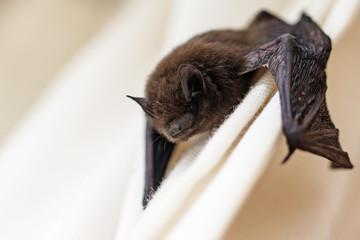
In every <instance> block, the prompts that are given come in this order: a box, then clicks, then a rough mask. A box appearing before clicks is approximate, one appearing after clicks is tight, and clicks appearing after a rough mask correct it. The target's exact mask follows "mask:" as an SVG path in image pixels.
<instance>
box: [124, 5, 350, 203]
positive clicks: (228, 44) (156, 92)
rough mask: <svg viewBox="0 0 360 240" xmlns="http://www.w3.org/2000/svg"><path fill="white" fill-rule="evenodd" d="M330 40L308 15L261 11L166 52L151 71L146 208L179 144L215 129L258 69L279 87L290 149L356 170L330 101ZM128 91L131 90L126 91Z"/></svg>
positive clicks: (143, 101)
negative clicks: (286, 16)
mask: <svg viewBox="0 0 360 240" xmlns="http://www.w3.org/2000/svg"><path fill="white" fill-rule="evenodd" d="M330 51H331V40H330V38H329V37H328V36H327V35H326V34H325V33H324V32H323V31H322V30H321V29H320V27H319V26H318V25H317V24H316V23H314V22H313V21H312V20H311V18H310V17H308V16H306V15H305V14H303V15H302V17H301V19H300V20H299V22H298V23H296V24H294V25H289V24H287V23H285V22H284V21H282V20H280V19H279V18H277V17H275V16H273V15H271V14H270V13H268V12H265V11H262V12H260V13H259V14H258V15H257V16H256V17H255V19H254V20H253V21H252V22H251V23H250V25H249V27H248V28H247V29H244V30H217V31H209V32H206V33H203V34H200V35H197V36H195V37H193V38H191V39H190V40H189V41H187V42H185V43H184V44H182V45H180V46H179V47H177V48H175V49H174V50H173V51H172V52H171V53H170V54H168V55H167V56H166V57H165V58H164V59H163V60H162V61H161V62H160V63H159V64H158V66H157V67H156V69H155V70H154V72H153V73H152V74H151V75H150V77H149V79H148V82H147V85H146V97H145V98H136V97H131V98H132V99H133V100H135V101H136V102H137V103H138V104H139V105H140V106H141V107H142V108H143V110H144V111H145V113H146V115H147V127H146V154H145V155H146V173H145V190H144V199H143V205H144V207H145V206H146V204H147V203H148V201H149V200H150V198H151V195H152V193H153V192H154V191H156V189H157V188H158V187H159V185H160V183H161V181H162V179H163V177H164V173H165V170H166V167H167V164H168V162H169V159H170V157H171V154H172V152H173V149H174V146H175V144H176V142H179V141H185V140H187V139H188V138H189V137H191V136H193V135H195V134H198V133H202V132H205V131H210V130H212V129H214V128H216V127H218V126H219V125H220V124H221V123H222V122H223V121H224V119H225V118H226V116H227V115H229V114H230V113H231V112H232V110H233V109H234V106H236V105H237V104H238V103H239V102H240V101H241V99H242V98H243V96H244V95H245V94H246V93H247V91H248V89H249V85H250V82H251V79H252V78H253V76H254V74H255V72H256V71H259V70H261V69H263V68H267V69H269V70H270V72H271V73H272V75H273V76H274V78H275V80H276V84H277V87H278V90H279V93H280V102H281V117H282V126H283V132H284V134H285V136H286V139H287V144H288V148H289V152H288V154H287V156H286V157H285V159H284V160H283V162H285V161H287V160H288V159H289V157H290V156H291V155H292V153H293V152H294V151H295V150H296V149H301V150H304V151H308V152H311V153H314V154H317V155H320V156H323V157H325V158H327V159H329V160H330V161H331V163H332V164H331V166H332V167H334V168H352V167H353V166H352V164H351V162H350V160H349V156H348V154H347V153H346V152H344V151H343V150H342V148H341V146H340V143H339V137H338V134H339V130H338V129H337V128H335V126H334V124H333V122H332V121H331V119H330V116H329V113H328V109H327V106H326V101H325V92H326V88H327V86H326V74H325V67H326V63H327V60H328V58H329V55H330ZM129 97H130V96H129Z"/></svg>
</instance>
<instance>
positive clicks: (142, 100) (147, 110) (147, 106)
mask: <svg viewBox="0 0 360 240" xmlns="http://www.w3.org/2000/svg"><path fill="white" fill-rule="evenodd" d="M126 96H127V97H128V98H131V99H132V100H134V101H135V102H136V103H137V104H139V105H140V107H141V108H142V109H143V110H144V112H145V113H146V114H147V115H148V116H149V117H153V113H152V111H151V109H150V104H149V103H148V101H147V100H146V99H145V98H142V97H133V96H129V95H126Z"/></svg>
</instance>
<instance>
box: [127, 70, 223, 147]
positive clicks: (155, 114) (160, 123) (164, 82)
mask: <svg viewBox="0 0 360 240" xmlns="http://www.w3.org/2000/svg"><path fill="white" fill-rule="evenodd" d="M207 88H208V86H207V83H206V76H204V74H203V73H201V72H200V71H199V70H198V69H197V68H196V67H194V66H193V65H191V64H181V65H180V66H178V67H177V69H176V71H169V72H168V73H166V74H160V75H157V74H155V75H153V76H152V77H150V79H149V82H148V85H147V88H146V95H147V96H146V98H133V97H132V99H134V100H135V101H136V102H137V103H139V104H140V105H141V107H142V108H143V110H144V111H145V113H146V114H147V116H148V119H149V122H150V123H151V124H152V125H153V127H154V128H155V129H156V130H157V131H158V132H159V133H160V134H162V135H164V136H165V137H166V138H167V139H168V140H169V141H171V142H178V141H184V140H187V139H188V138H189V137H191V136H193V135H195V134H197V133H201V132H204V131H207V130H210V129H212V128H213V123H214V119H215V118H216V114H215V115H214V114H211V113H210V111H211V108H210V107H211V102H212V101H211V99H209V97H210V96H209V94H208V92H207V90H208V89H207ZM206 116H212V120H211V121H210V120H209V119H208V117H206Z"/></svg>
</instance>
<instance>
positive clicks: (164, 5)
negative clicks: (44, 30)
mask: <svg viewBox="0 0 360 240" xmlns="http://www.w3.org/2000/svg"><path fill="white" fill-rule="evenodd" d="M262 8H267V9H270V10H272V11H273V12H275V13H277V14H279V15H281V16H282V17H284V18H285V19H287V20H289V21H295V20H296V19H297V18H298V16H299V13H300V12H301V11H302V10H305V11H307V12H308V13H309V14H311V16H312V17H313V18H314V19H315V20H317V21H318V22H319V23H320V24H321V25H322V26H324V29H325V31H326V32H328V33H329V34H330V35H331V37H332V38H333V40H336V39H340V40H339V42H338V43H337V45H341V41H345V40H344V39H345V37H346V34H349V33H348V32H347V31H346V28H347V27H349V24H350V20H354V21H357V22H359V19H358V18H356V17H354V16H356V13H357V10H358V1H331V0H322V1H296V0H292V1H284V0H276V1H271V2H270V1H260V0H257V1H252V2H251V3H243V2H241V1H235V0H222V1H220V0H215V1H211V2H209V1H205V0H198V1H190V0H183V1H173V2H170V1H166V0H157V1H146V0H136V1H127V2H124V6H123V8H122V9H120V10H119V13H118V15H117V16H116V17H115V18H114V19H113V20H112V21H111V22H110V23H109V25H108V26H107V27H106V28H105V29H104V30H103V31H102V32H101V33H99V35H98V36H97V38H95V39H94V40H93V41H92V42H91V43H90V44H89V45H88V46H87V47H86V48H84V49H83V50H82V51H81V52H80V53H79V54H78V56H77V57H76V58H75V59H74V60H73V62H71V63H70V64H69V65H68V66H67V68H66V69H64V71H63V72H62V74H61V75H59V77H58V78H57V79H56V81H55V84H54V85H53V86H51V87H50V88H49V89H48V90H47V92H46V93H45V94H44V96H43V97H42V99H41V101H40V102H39V104H38V105H37V106H36V107H35V108H34V109H33V111H32V112H31V113H30V114H29V116H28V117H27V119H26V120H25V121H24V122H23V123H22V124H21V125H20V126H19V127H18V128H17V129H16V131H15V132H14V133H13V134H12V136H10V137H9V138H8V139H7V140H6V142H5V144H4V145H3V146H2V148H1V152H0V196H2V197H1V199H0V239H86V240H88V239H90V240H91V239H165V238H166V239H220V238H225V239H239V238H241V237H242V238H244V239H331V238H333V239H336V237H338V236H348V237H349V239H355V237H354V236H358V235H359V229H356V228H355V227H354V226H355V225H351V223H350V222H349V221H346V219H352V220H353V221H352V222H354V221H355V220H356V218H354V217H353V216H355V215H354V212H355V213H356V211H357V212H358V213H359V209H360V207H359V206H357V205H356V204H354V203H353V202H352V199H353V198H354V199H359V197H360V196H358V195H359V194H356V193H355V191H356V188H355V187H354V186H353V184H352V182H351V180H356V179H357V180H359V177H358V176H356V175H355V174H356V173H357V172H356V170H355V171H353V172H341V173H340V172H338V173H334V172H331V171H329V169H328V168H326V163H327V162H326V161H325V160H324V159H321V161H318V160H314V159H315V158H316V157H314V156H311V155H309V154H303V153H296V155H295V156H294V158H292V159H291V162H290V163H289V164H288V166H281V165H280V164H279V160H280V159H281V157H282V156H283V155H284V154H285V151H284V147H285V143H284V139H283V138H281V139H280V140H279V141H277V136H278V135H279V133H280V129H281V122H280V106H279V99H278V95H277V94H275V95H274V97H272V96H273V93H274V84H273V81H272V79H271V76H270V75H269V74H268V73H267V74H265V75H264V76H263V77H262V78H261V79H260V80H259V81H258V82H257V84H256V85H255V86H254V87H253V89H252V90H251V91H250V93H249V95H248V96H247V97H246V98H245V99H244V101H243V103H242V104H240V105H239V107H238V108H237V109H236V110H235V112H234V113H233V114H232V115H231V116H230V117H229V118H228V119H227V121H226V122H225V123H224V124H223V125H222V126H221V128H220V129H219V130H218V131H217V132H216V133H215V134H214V135H213V136H212V137H211V138H210V139H208V138H207V136H203V137H202V138H201V139H199V140H197V141H195V142H196V146H195V147H194V148H191V149H187V150H184V152H183V153H184V154H181V153H182V152H181V151H180V152H179V153H178V154H177V156H178V158H179V159H178V160H177V162H178V164H177V165H176V166H175V167H174V170H173V171H171V172H169V176H168V178H167V179H166V180H165V182H164V183H163V185H162V186H161V188H160V189H159V191H158V192H157V193H156V195H155V196H154V199H153V200H152V201H151V202H150V204H149V206H148V208H147V209H146V211H144V212H143V211H142V208H141V194H142V184H143V183H142V174H143V168H144V166H143V159H142V158H143V143H142V141H143V140H142V139H143V125H144V122H143V117H142V113H141V111H140V110H139V109H138V108H137V107H135V106H134V104H133V103H131V102H130V101H129V100H127V99H126V98H125V94H132V95H142V92H141V90H142V89H143V85H144V83H145V80H146V76H147V74H148V73H149V72H150V71H151V70H152V69H153V67H154V65H155V64H156V62H157V61H158V60H159V59H160V57H161V56H163V55H164V54H165V53H166V52H167V51H169V50H170V49H171V48H173V47H174V46H176V45H177V44H178V43H180V42H182V41H184V40H186V39H187V38H189V37H190V36H192V35H193V34H195V33H198V32H201V31H206V30H209V29H213V28H224V27H235V28H239V27H242V26H245V24H246V23H247V21H248V20H249V19H250V17H252V16H253V15H254V14H255V12H257V11H258V10H259V9H262ZM352 29H356V28H354V27H353V28H352ZM358 35H360V33H359V32H358ZM340 36H342V37H341V38H340ZM353 44H354V42H353ZM337 45H335V49H334V51H335V50H336V46H337ZM354 45H355V44H354ZM350 52H351V51H350ZM335 57H336V55H335ZM340 57H341V55H340ZM340 57H339V58H340ZM344 58H346V55H344V56H342V59H344ZM335 59H336V58H335ZM340 59H341V58H340ZM337 63H338V64H339V65H341V62H340V63H339V62H337ZM345 66H346V65H345ZM332 70H333V71H332ZM355 70H356V69H355V67H354V69H352V73H356V72H355ZM349 71H350V70H349ZM337 72H339V73H342V69H340V68H338V67H337V66H336V65H334V64H330V67H329V83H334V82H335V81H345V80H344V79H334V80H331V76H332V75H331V74H333V76H338V77H341V76H343V75H344V74H343V75H341V74H340V75H339V74H336V73H337ZM348 75H350V76H348ZM348 75H346V76H348V77H349V78H350V80H349V81H350V83H349V84H348V85H346V83H344V82H343V88H341V87H338V86H342V85H337V84H333V86H331V84H329V92H330V90H332V87H334V86H336V87H338V88H337V89H336V88H334V89H333V90H332V91H333V92H332V93H331V92H330V94H329V95H330V98H329V105H330V110H331V112H333V111H332V110H333V107H332V106H333V105H335V107H334V108H335V109H334V110H337V111H335V116H341V115H339V114H340V113H349V112H345V110H341V109H342V107H343V106H347V105H348V103H347V101H348V100H353V101H354V99H355V98H356V97H357V98H356V99H358V100H359V97H358V96H354V94H353V95H350V96H354V98H353V99H352V98H351V97H347V98H346V96H345V93H346V91H349V92H351V93H354V92H353V91H354V90H353V91H351V86H352V87H354V86H356V82H355V80H352V79H355V78H351V77H352V76H351V74H348ZM357 86H358V85H357ZM342 89H343V92H341V90H342ZM337 90H338V91H339V94H338V92H337ZM338 96H339V99H343V100H339V101H337V102H335V101H334V100H331V99H335V98H336V97H338ZM340 96H341V98H340ZM337 100H338V99H337ZM341 103H343V104H342V105H341ZM264 106H266V107H265V109H264V110H262V108H263V107H264ZM337 112H339V114H336V113H337ZM353 113H354V115H353V116H352V118H349V119H347V121H348V123H349V125H352V126H354V123H355V122H354V121H355V120H357V119H358V118H359V117H358V116H360V113H359V111H356V110H354V112H353ZM255 116H257V117H255ZM339 119H340V118H339ZM335 120H337V119H336V118H335ZM335 122H336V123H338V122H337V121H335ZM343 123H344V122H343ZM344 125H345V124H340V125H339V127H340V129H341V130H343V128H344V129H345V131H344V132H345V133H346V134H347V135H345V134H344V136H345V137H346V138H344V140H345V141H344V143H345V144H344V147H345V148H346V149H349V152H350V156H351V157H352V159H353V160H354V158H356V157H360V152H359V151H357V150H356V148H355V147H354V146H356V144H359V143H360V138H359V134H358V133H355V132H351V130H346V129H350V127H348V128H346V126H344ZM140 126H141V127H140ZM344 132H343V133H344ZM274 151H276V152H277V154H275V156H274V157H273V158H272V156H273V154H272V153H273V152H274ZM299 156H300V157H302V158H304V156H306V159H309V160H307V161H306V163H304V161H302V160H301V159H299ZM272 160H274V161H272ZM355 164H356V162H355ZM335 174H336V176H335ZM259 178H260V181H258V179H259ZM280 180H281V181H280ZM329 183H331V184H329ZM269 186H271V187H272V188H269ZM290 187H297V189H295V190H292V189H289V188H290ZM272 190H274V193H273V192H272ZM296 191H298V192H296ZM302 194H303V195H302ZM280 196H282V198H281V199H277V197H279V198H280ZM306 196H307V197H306ZM311 196H313V197H311ZM314 196H315V197H314ZM296 197H297V198H296ZM298 199H301V201H299V200H298ZM291 201H292V202H291ZM269 203H270V204H269ZM276 203H281V204H279V205H277V204H276ZM347 205H349V206H352V208H351V209H352V211H351V209H349V208H347ZM260 210H262V211H260ZM275 210H277V211H275ZM351 217H352V218H351ZM270 220H271V221H270ZM357 220H359V219H358V218H357ZM336 226H341V227H342V228H341V229H340V230H339V229H337V230H336V231H334V228H336ZM342 229H345V230H347V231H346V232H345V231H343V230H342ZM345 234H346V235H345ZM356 234H357V235H356ZM334 236H335V237H334Z"/></svg>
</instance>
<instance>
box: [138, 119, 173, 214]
mask: <svg viewBox="0 0 360 240" xmlns="http://www.w3.org/2000/svg"><path fill="white" fill-rule="evenodd" d="M145 144H146V153H145V186H144V197H143V206H144V208H145V207H146V205H147V204H148V202H149V201H150V199H151V197H152V194H153V193H154V192H155V191H156V190H157V188H158V187H159V186H160V183H161V181H162V179H163V177H164V174H165V171H166V167H167V165H168V163H169V160H170V158H171V154H172V152H173V150H174V147H175V144H174V143H171V142H169V141H168V140H167V139H166V138H165V137H163V136H162V135H160V134H159V133H158V132H157V131H156V130H155V129H154V128H153V127H152V126H151V125H150V123H148V122H147V123H146V138H145Z"/></svg>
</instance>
